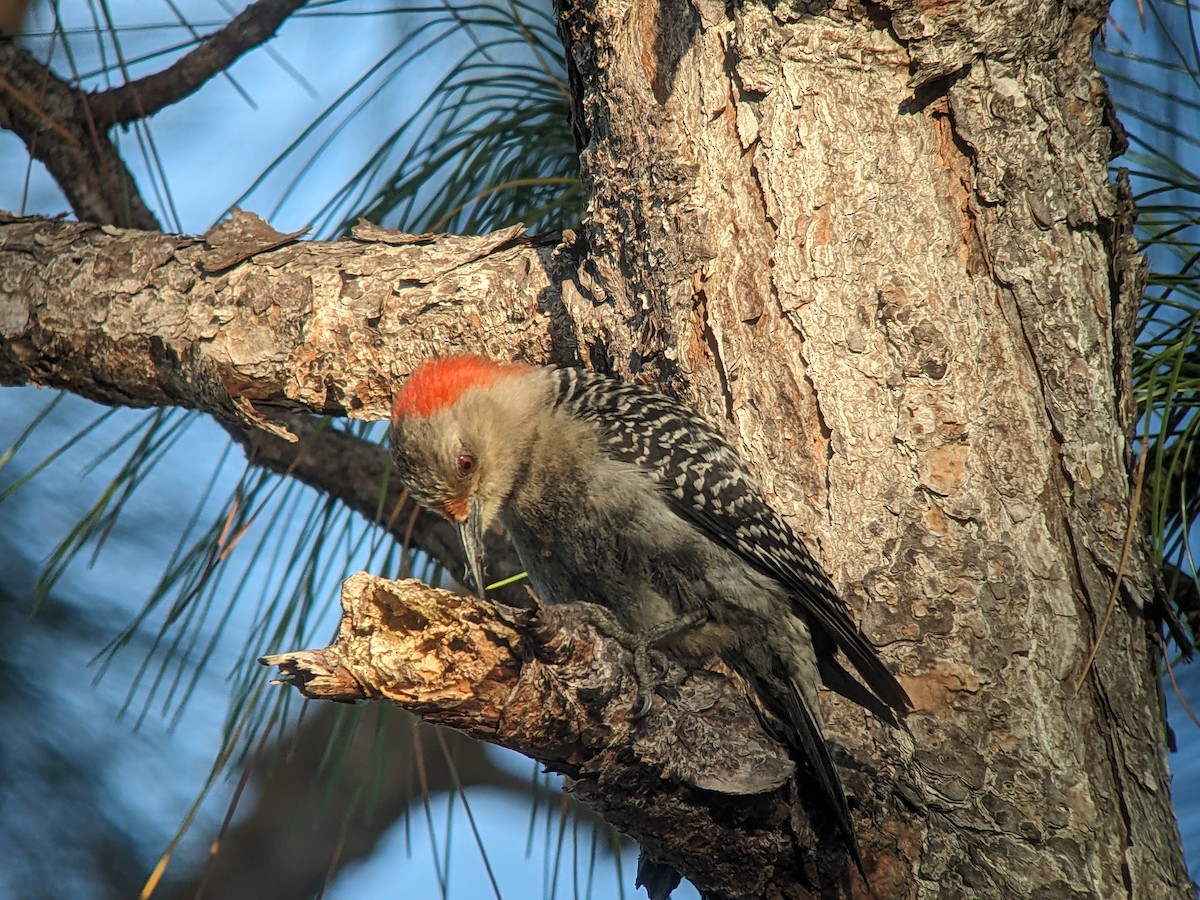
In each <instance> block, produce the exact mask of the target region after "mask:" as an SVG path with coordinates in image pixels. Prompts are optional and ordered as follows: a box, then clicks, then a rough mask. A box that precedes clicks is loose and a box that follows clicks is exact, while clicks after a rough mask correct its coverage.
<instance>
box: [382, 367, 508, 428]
mask: <svg viewBox="0 0 1200 900" xmlns="http://www.w3.org/2000/svg"><path fill="white" fill-rule="evenodd" d="M528 369H529V367H528V366H524V365H521V364H520V363H503V362H496V361H495V360H491V359H487V358H486V357H483V356H475V355H472V354H462V355H458V356H442V357H438V358H436V359H427V360H425V362H423V363H421V364H420V365H419V366H417V368H416V369H415V370H414V371H413V373H412V375H411V376H410V377H409V379H408V381H406V382H405V383H404V387H402V388H400V392H399V393H398V394H396V399H395V401H394V402H393V403H392V421H393V422H398V421H399V420H401V419H403V418H404V417H406V416H431V415H433V414H434V413H436V412H438V411H440V410H443V409H447V408H449V407H451V406H453V405H454V404H455V403H457V402H458V399H459V397H461V396H462V394H463V391H466V390H469V389H471V388H473V387H491V386H492V385H493V384H495V383H496V381H497V380H498V379H500V378H504V377H507V376H510V375H519V374H521V373H522V372H525V371H528Z"/></svg>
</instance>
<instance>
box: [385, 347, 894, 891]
mask: <svg viewBox="0 0 1200 900" xmlns="http://www.w3.org/2000/svg"><path fill="white" fill-rule="evenodd" d="M392 443H393V453H394V456H395V460H396V465H397V468H398V471H399V475H400V477H401V478H402V479H403V481H404V482H405V484H407V486H408V489H409V491H410V492H411V493H412V495H413V497H414V498H415V499H416V500H417V501H418V502H419V503H421V504H422V505H424V506H426V507H428V508H430V509H433V510H436V511H438V512H440V513H442V514H443V515H445V516H446V517H447V518H448V519H450V520H451V521H452V522H454V523H455V524H457V526H458V528H459V533H460V534H461V536H462V541H463V547H464V550H465V551H466V555H467V560H468V564H469V565H470V569H471V572H470V574H471V578H472V579H473V580H474V581H475V584H476V587H477V589H479V590H482V587H483V584H484V581H483V572H482V569H483V565H482V558H483V557H482V546H483V544H482V539H483V532H484V531H485V529H487V528H488V527H489V526H490V525H491V523H492V522H494V521H496V520H499V521H500V522H501V523H502V524H503V525H504V527H505V528H507V529H508V533H509V535H510V536H511V538H512V542H513V545H514V547H515V548H516V551H517V553H518V555H519V556H520V557H521V561H522V563H524V565H525V568H526V570H527V571H528V573H529V579H530V581H531V582H532V584H533V587H534V590H535V591H536V592H537V594H538V595H539V597H540V598H541V599H543V600H544V601H546V602H549V603H565V602H570V601H586V602H590V603H594V604H598V605H599V606H600V607H603V608H604V609H606V610H607V611H608V614H609V615H608V616H605V617H604V619H605V620H608V619H609V618H610V617H611V620H612V621H610V623H609V624H610V627H612V628H614V629H615V630H618V631H620V632H622V633H623V634H624V637H625V638H626V639H627V640H629V642H630V643H631V644H632V646H631V649H632V650H634V657H635V663H637V665H638V672H639V682H641V681H642V680H643V679H644V678H646V677H648V676H647V674H646V673H647V672H648V667H647V666H646V664H645V659H646V654H647V652H648V650H649V647H650V646H651V645H653V644H655V643H659V642H661V643H663V644H664V645H666V646H667V648H668V649H669V652H671V653H672V654H673V655H676V656H678V657H682V658H684V659H690V660H703V659H706V658H711V657H712V656H713V655H714V654H719V655H720V656H721V658H723V659H724V660H725V661H726V663H728V664H729V665H730V666H731V667H732V668H733V669H735V670H736V671H737V672H739V673H740V674H741V675H742V676H743V677H745V678H746V679H747V680H748V681H749V682H750V684H751V685H752V687H753V688H754V690H755V692H756V693H757V695H758V697H759V699H760V701H761V702H762V703H763V705H764V706H765V707H766V708H767V709H769V710H770V711H771V712H772V713H773V714H774V715H775V716H776V717H777V718H778V719H779V720H781V722H782V723H783V726H784V729H785V730H786V734H785V735H783V736H784V737H785V739H786V740H787V741H788V742H789V744H790V745H791V746H792V748H793V753H794V754H796V755H798V757H799V761H800V762H801V763H802V764H803V765H804V766H805V767H806V768H807V769H808V770H809V772H810V773H811V775H812V776H813V778H814V779H815V781H816V783H817V785H818V786H819V788H820V791H821V793H822V795H823V796H824V798H825V800H826V801H827V804H828V807H829V812H831V813H832V814H833V815H834V817H835V818H836V820H837V822H838V824H839V826H840V828H841V830H842V831H843V832H844V834H845V838H846V843H847V846H848V848H849V850H850V853H851V855H852V856H853V857H854V859H855V862H856V863H858V865H859V868H860V869H861V868H862V863H861V859H860V858H859V854H858V849H857V843H856V841H855V838H854V831H853V827H852V824H851V821H850V813H849V810H848V808H847V804H846V798H845V795H844V793H843V791H842V786H841V782H840V780H839V778H838V775H837V771H836V770H835V768H834V766H833V762H832V760H831V759H830V756H829V750H828V748H827V747H826V744H825V740H824V737H823V735H822V732H821V724H820V722H821V720H820V714H819V710H818V706H817V683H818V681H824V683H825V684H826V685H827V686H829V687H830V688H832V689H834V690H836V691H838V692H840V693H842V694H844V695H846V696H848V697H850V698H851V699H852V700H855V701H856V702H858V703H860V704H861V705H863V706H865V707H867V708H869V709H871V710H872V711H874V712H875V713H876V714H877V715H879V716H881V717H882V718H885V719H886V720H888V721H892V722H894V721H895V719H894V716H893V714H892V713H893V711H894V712H896V713H899V714H901V715H903V714H904V713H905V712H906V711H907V710H908V709H909V707H910V705H911V704H910V701H909V699H908V696H907V695H906V694H905V692H904V689H903V688H902V687H901V686H900V684H899V683H898V682H897V681H896V679H895V678H894V677H893V676H892V674H891V672H889V671H888V669H887V667H886V666H884V664H883V662H882V661H881V660H880V659H879V657H878V655H877V654H876V652H875V648H874V647H873V646H872V645H871V643H870V642H869V641H868V640H867V639H866V638H865V637H864V636H863V634H862V632H861V631H860V630H859V629H858V627H857V626H855V624H854V623H853V622H852V621H851V620H850V617H849V615H848V613H847V611H846V608H845V606H844V605H843V603H842V601H841V599H840V598H839V597H838V595H837V593H836V591H835V590H834V587H833V585H832V583H831V582H830V580H829V578H828V577H827V576H826V574H825V573H824V571H822V569H821V567H820V566H819V565H818V564H817V562H816V561H815V560H814V559H813V557H812V555H811V554H810V553H809V551H808V550H807V548H806V547H805V546H804V544H803V543H802V542H801V540H800V539H799V538H798V537H797V536H796V534H795V532H793V531H792V529H791V528H790V527H788V525H787V523H786V522H784V520H783V518H782V517H781V516H780V515H779V514H778V513H776V512H775V510H773V509H772V508H771V507H770V506H768V505H767V502H766V500H765V499H764V498H763V496H762V492H761V491H760V489H759V488H758V486H757V484H756V483H755V481H754V479H753V478H752V477H751V476H750V474H749V472H748V471H747V469H746V467H745V465H743V463H742V462H741V460H740V459H739V458H738V456H737V454H736V452H735V451H734V450H733V448H732V447H731V446H730V445H729V444H728V443H727V442H726V441H725V439H724V438H722V437H721V435H720V434H719V433H718V432H717V431H716V429H714V428H713V427H712V426H711V425H709V424H707V423H706V422H705V421H703V420H702V419H700V418H699V417H698V416H697V415H696V414H695V413H693V412H691V411H689V410H688V409H687V408H686V407H684V406H682V405H680V404H679V403H678V402H676V401H674V400H671V399H670V398H668V397H666V396H664V395H662V394H659V393H656V392H654V391H652V390H649V389H647V388H644V387H641V386H639V385H635V384H627V383H624V382H621V381H619V380H617V379H615V378H610V377H606V376H602V375H596V374H593V373H589V372H584V371H581V370H577V369H555V368H541V367H535V366H526V365H519V364H510V363H497V362H493V361H491V360H487V359H484V358H482V357H478V356H450V357H445V358H441V359H433V360H428V361H426V362H425V363H423V364H421V365H420V366H419V367H418V368H417V369H416V371H415V372H413V374H412V377H411V378H410V379H409V380H408V382H407V383H406V384H405V385H404V387H403V388H402V389H401V390H400V392H399V393H398V394H397V396H396V400H395V403H394V405H393V408H392ZM601 630H605V629H601ZM610 633H611V631H610ZM839 648H840V649H841V651H842V652H843V653H844V654H845V655H846V658H847V659H848V660H849V661H850V663H851V664H852V665H853V666H854V668H855V669H856V670H857V672H858V674H859V675H860V676H861V678H862V680H863V682H865V685H864V684H863V683H860V682H859V681H857V680H855V679H854V678H853V677H852V676H851V675H850V674H849V673H848V672H847V671H846V670H845V669H844V668H842V666H841V664H840V663H839V662H838V660H837V658H836V655H835V654H836V650H837V649H839ZM651 699H652V698H651V697H650V696H646V695H644V696H643V700H644V701H648V700H651Z"/></svg>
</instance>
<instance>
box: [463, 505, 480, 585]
mask: <svg viewBox="0 0 1200 900" xmlns="http://www.w3.org/2000/svg"><path fill="white" fill-rule="evenodd" d="M458 536H459V538H460V539H461V540H462V545H463V552H464V553H465V554H466V557H467V570H468V571H469V572H470V575H471V579H472V580H473V581H474V582H475V593H476V594H478V595H479V597H480V598H482V597H483V508H482V506H481V505H480V503H479V498H478V497H472V498H471V499H470V500H469V501H468V503H467V518H466V519H465V520H464V521H462V522H459V523H458Z"/></svg>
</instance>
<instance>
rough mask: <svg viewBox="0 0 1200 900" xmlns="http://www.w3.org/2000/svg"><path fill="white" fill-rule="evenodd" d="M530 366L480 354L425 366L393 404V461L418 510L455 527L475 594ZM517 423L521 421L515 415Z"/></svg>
mask: <svg viewBox="0 0 1200 900" xmlns="http://www.w3.org/2000/svg"><path fill="white" fill-rule="evenodd" d="M535 371H536V369H533V368H532V367H530V366H525V365H520V364H514V363H500V362H494V361H492V360H490V359H485V358H484V357H482V356H465V355H464V356H446V357H440V358H437V359H430V360H426V361H425V362H423V363H421V365H419V366H418V367H417V368H416V370H414V371H413V373H412V375H411V376H410V377H409V379H408V381H407V382H405V384H404V386H403V387H402V388H401V389H400V391H399V392H398V393H397V394H396V398H395V401H394V402H393V404H392V455H393V458H394V459H395V462H396V470H397V473H398V474H399V476H400V478H401V480H402V481H403V482H404V483H405V485H406V486H407V487H408V490H409V493H410V494H411V495H412V497H413V499H415V500H416V501H417V502H418V503H420V504H421V505H422V506H424V507H426V508H427V509H431V510H434V511H435V512H439V513H441V514H442V515H443V516H445V517H446V518H447V519H449V520H450V521H451V522H453V523H454V525H455V526H457V528H458V533H459V536H460V537H461V539H462V543H463V550H464V551H465V553H466V556H467V564H468V566H469V567H470V570H471V575H472V577H473V578H474V580H475V587H476V590H477V591H478V592H479V594H480V595H481V596H482V594H483V534H484V532H485V531H486V530H487V529H488V528H489V527H490V526H491V524H492V522H493V521H495V519H496V516H497V515H498V514H499V513H500V510H501V508H502V506H503V504H504V501H505V499H506V498H507V497H508V494H509V491H510V490H511V487H512V483H513V479H514V477H515V474H516V467H517V463H518V462H519V460H518V459H517V457H518V454H517V453H516V452H514V447H513V441H512V440H511V434H510V429H511V427H512V426H513V425H514V424H515V423H514V415H516V414H517V410H516V409H515V408H514V407H515V406H516V405H519V404H517V403H516V400H515V398H519V396H520V394H521V391H520V390H519V389H518V388H517V387H516V385H517V384H518V383H519V382H522V381H524V380H525V378H524V376H528V375H529V374H531V373H533V372H535ZM517 418H519V416H517Z"/></svg>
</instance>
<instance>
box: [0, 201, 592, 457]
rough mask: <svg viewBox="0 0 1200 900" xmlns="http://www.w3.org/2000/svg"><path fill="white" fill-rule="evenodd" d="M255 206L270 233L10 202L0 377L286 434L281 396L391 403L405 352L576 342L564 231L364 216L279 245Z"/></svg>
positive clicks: (286, 406)
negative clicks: (90, 219)
mask: <svg viewBox="0 0 1200 900" xmlns="http://www.w3.org/2000/svg"><path fill="white" fill-rule="evenodd" d="M244 218H247V219H253V217H249V216H244ZM254 221H255V222H257V223H258V225H259V226H261V228H262V229H263V230H264V233H263V235H262V237H261V245H262V246H268V247H273V249H269V250H266V251H264V252H258V249H257V248H258V245H257V244H256V243H255V239H254V238H253V237H248V236H247V234H248V230H247V229H246V228H242V229H241V230H240V231H239V232H238V236H237V237H236V238H230V237H228V235H226V234H225V233H223V232H221V231H214V232H213V233H212V234H210V235H209V237H208V240H207V241H201V240H200V239H197V238H193V237H178V236H171V235H165V234H159V233H147V232H136V231H121V230H117V229H111V228H104V229H101V228H98V227H96V226H93V225H87V224H77V223H70V222H53V221H49V220H46V219H36V218H14V217H10V216H3V215H0V271H3V272H4V286H3V292H0V384H40V385H49V386H53V387H62V388H68V389H70V390H72V391H73V392H75V393H78V394H81V395H82V396H85V397H89V398H91V399H93V400H97V401H99V402H101V403H108V404H121V405H125V406H135V407H144V406H155V405H174V406H182V407H187V408H193V409H202V410H205V411H208V412H211V413H214V414H216V415H218V416H219V417H221V418H222V419H224V420H226V421H233V422H237V423H240V424H242V425H252V426H256V427H260V428H265V429H267V430H269V431H272V432H274V433H276V434H278V435H287V434H288V432H287V431H286V429H285V428H282V427H280V426H279V425H278V424H277V418H278V415H279V414H280V413H282V412H284V411H288V410H296V409H307V410H310V411H312V412H316V413H322V414H330V415H350V416H352V417H356V418H362V419H381V418H386V416H387V415H388V413H389V411H390V405H391V395H392V392H393V391H394V389H395V385H396V383H397V382H398V381H399V380H400V379H401V378H402V376H403V375H404V374H405V373H406V372H407V371H408V370H409V368H410V367H411V366H412V365H414V364H415V363H416V362H417V361H419V360H420V359H423V358H425V357H428V356H430V355H434V354H437V353H442V352H445V351H446V349H447V348H449V347H465V348H472V349H477V350H479V351H482V352H484V353H487V352H489V348H490V347H492V346H494V347H496V348H500V349H498V350H497V351H494V352H497V353H501V354H502V355H504V356H513V355H515V356H517V357H520V358H525V359H529V360H533V361H539V362H541V361H545V360H546V359H548V358H550V357H551V356H552V355H553V354H552V352H551V345H552V342H553V343H554V344H556V345H557V346H558V347H560V348H563V350H562V351H560V353H559V354H558V358H560V359H562V358H564V357H566V358H569V354H570V353H571V350H572V347H573V343H572V341H571V339H570V336H569V334H567V333H566V331H564V329H569V328H570V320H571V318H572V317H571V316H569V315H568V314H567V312H566V310H565V308H564V307H563V304H562V295H561V289H560V282H561V281H562V280H563V279H565V278H569V277H570V274H571V272H572V271H573V269H574V261H573V254H572V253H571V252H569V251H563V252H559V250H558V248H556V246H555V244H556V241H557V239H550V240H544V239H543V240H537V239H534V240H529V239H522V238H521V237H520V234H521V229H520V227H519V226H518V227H517V228H510V229H505V230H502V231H498V232H494V233H493V234H490V235H486V236H483V237H454V236H448V235H440V236H435V235H403V234H399V233H397V232H390V231H387V230H385V229H381V228H376V227H374V226H362V227H360V228H358V229H355V236H354V237H353V238H352V239H347V240H342V241H336V242H330V243H318V242H294V243H290V244H287V245H286V246H282V247H279V246H277V244H278V236H276V235H275V234H274V232H270V234H267V233H266V232H269V231H270V230H269V229H267V228H266V226H265V224H264V223H261V222H259V221H258V220H254ZM243 224H245V223H243ZM231 260H233V261H234V262H233V263H232V264H231V263H230V261H231ZM214 270H216V271H214ZM552 338H553V341H552ZM514 350H515V353H514Z"/></svg>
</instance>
